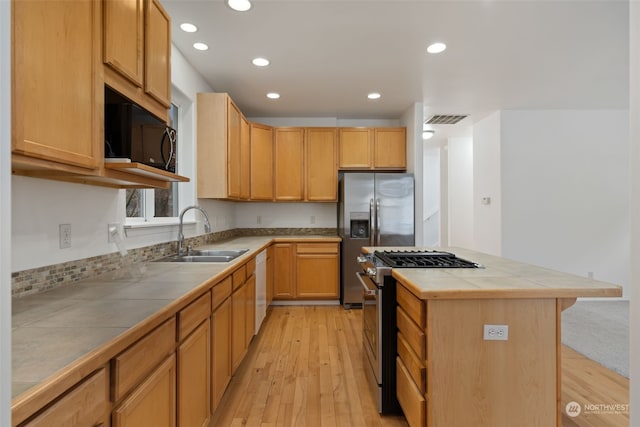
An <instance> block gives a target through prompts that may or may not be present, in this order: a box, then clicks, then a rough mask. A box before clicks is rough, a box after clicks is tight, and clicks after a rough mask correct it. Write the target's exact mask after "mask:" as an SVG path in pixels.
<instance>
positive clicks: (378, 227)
mask: <svg viewBox="0 0 640 427" xmlns="http://www.w3.org/2000/svg"><path fill="white" fill-rule="evenodd" d="M376 246H380V199H376Z"/></svg>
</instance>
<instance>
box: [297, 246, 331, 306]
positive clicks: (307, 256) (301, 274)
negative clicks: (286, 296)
mask: <svg viewBox="0 0 640 427" xmlns="http://www.w3.org/2000/svg"><path fill="white" fill-rule="evenodd" d="M339 265H340V259H339V247H338V244H337V243H298V244H297V245H296V297H297V298H308V299H336V298H339V297H340V283H339V272H338V270H339Z"/></svg>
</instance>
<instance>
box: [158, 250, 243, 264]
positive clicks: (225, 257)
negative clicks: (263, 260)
mask: <svg viewBox="0 0 640 427" xmlns="http://www.w3.org/2000/svg"><path fill="white" fill-rule="evenodd" d="M247 251H249V249H234V250H216V249H203V250H191V251H189V252H188V253H187V254H184V255H171V256H168V257H165V258H161V259H159V260H156V262H229V261H233V260H234V259H236V258H238V257H239V256H240V255H242V254H244V253H245V252H247Z"/></svg>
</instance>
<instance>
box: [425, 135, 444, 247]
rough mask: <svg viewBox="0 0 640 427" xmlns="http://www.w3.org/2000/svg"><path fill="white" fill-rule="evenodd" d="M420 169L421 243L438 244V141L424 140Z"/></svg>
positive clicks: (439, 212) (439, 192) (439, 183)
mask: <svg viewBox="0 0 640 427" xmlns="http://www.w3.org/2000/svg"><path fill="white" fill-rule="evenodd" d="M422 147H423V159H424V161H423V165H424V167H423V171H422V189H423V191H422V218H421V220H422V236H423V237H422V244H423V245H424V246H439V245H440V218H441V210H440V198H441V190H440V185H441V182H440V173H441V170H440V162H441V158H440V157H441V156H440V152H441V150H442V149H441V147H440V144H438V143H430V141H424V142H423V144H422Z"/></svg>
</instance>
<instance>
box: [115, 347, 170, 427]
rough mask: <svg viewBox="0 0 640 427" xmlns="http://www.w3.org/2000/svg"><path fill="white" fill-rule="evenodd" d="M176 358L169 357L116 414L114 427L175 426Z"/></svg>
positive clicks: (137, 388) (119, 407) (118, 408)
mask: <svg viewBox="0 0 640 427" xmlns="http://www.w3.org/2000/svg"><path fill="white" fill-rule="evenodd" d="M175 425H176V357H175V355H174V354H172V355H171V356H169V357H167V358H166V359H165V360H164V361H163V362H162V363H161V364H160V366H158V367H157V368H156V369H155V370H154V371H153V373H152V374H151V375H150V376H149V377H147V379H145V380H144V382H142V384H140V385H139V386H138V387H136V388H135V389H134V390H133V392H132V393H131V395H129V396H128V397H127V398H126V399H124V401H123V402H122V403H120V404H119V405H118V407H117V408H116V409H115V410H114V411H113V417H112V426H113V427H175Z"/></svg>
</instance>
